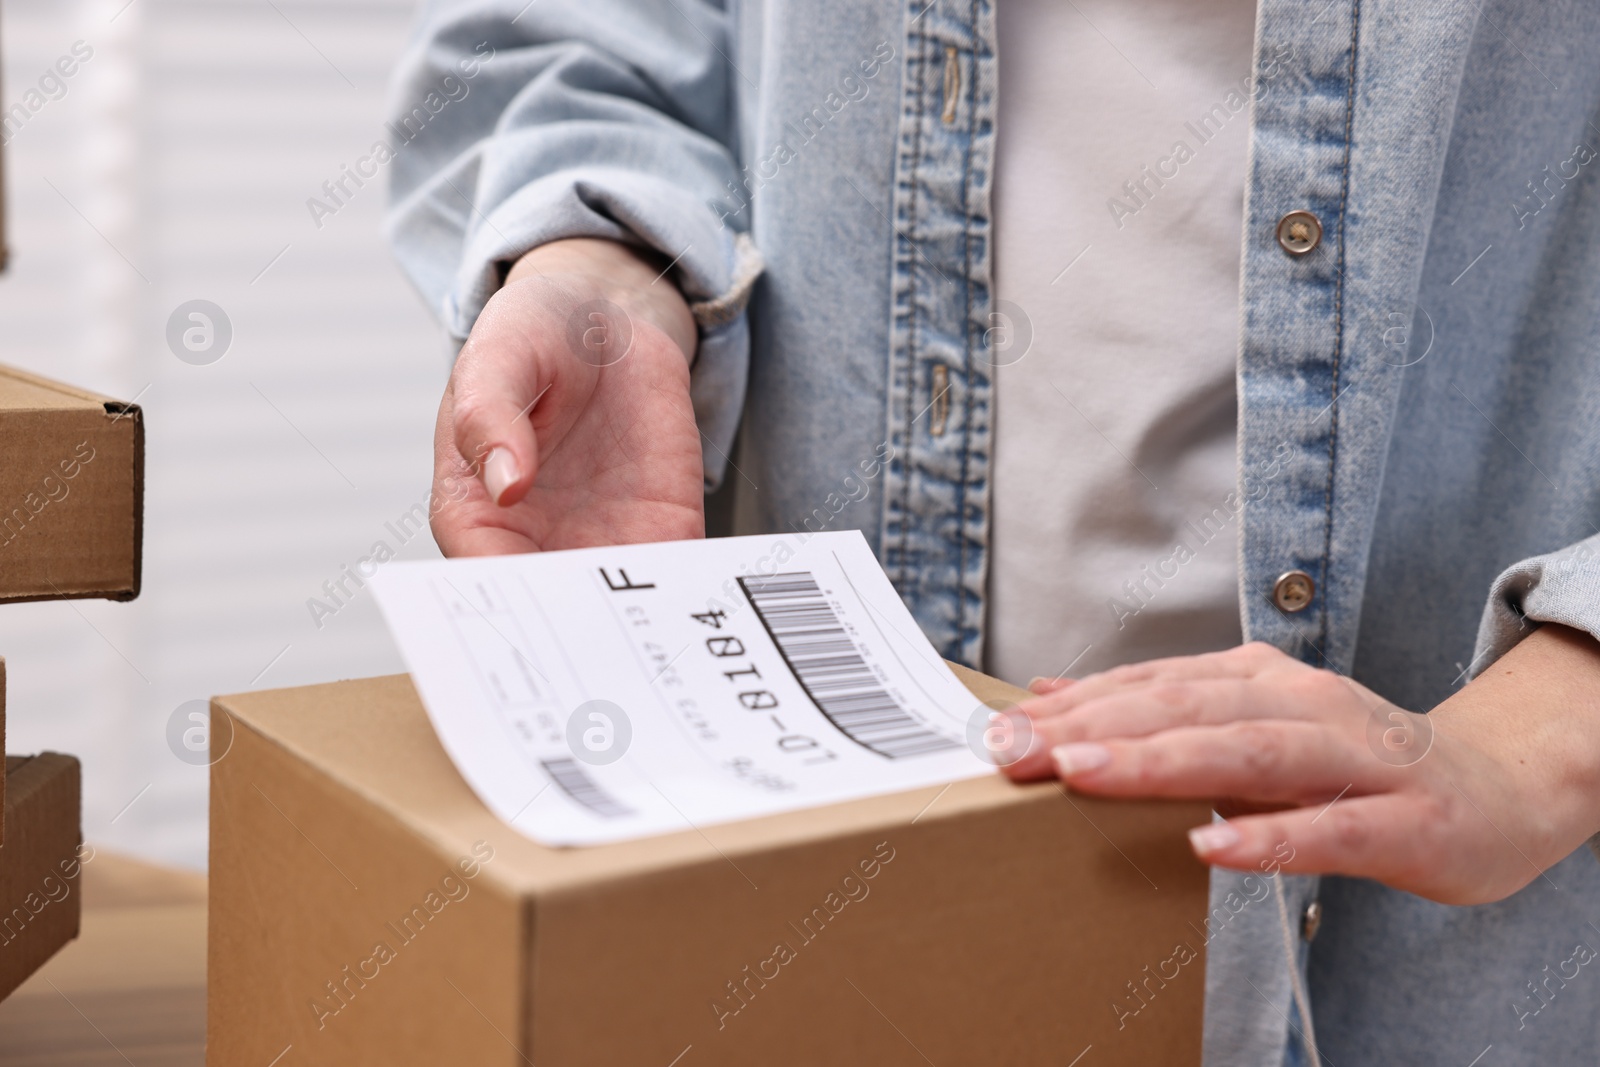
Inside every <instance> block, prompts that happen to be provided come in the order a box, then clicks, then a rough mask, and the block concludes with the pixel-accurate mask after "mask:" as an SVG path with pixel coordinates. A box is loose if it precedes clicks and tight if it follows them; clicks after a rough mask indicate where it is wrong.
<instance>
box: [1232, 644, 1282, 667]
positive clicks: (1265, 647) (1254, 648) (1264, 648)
mask: <svg viewBox="0 0 1600 1067" xmlns="http://www.w3.org/2000/svg"><path fill="white" fill-rule="evenodd" d="M1227 654H1228V655H1231V656H1234V657H1236V658H1238V659H1240V660H1243V661H1244V662H1245V663H1247V664H1250V665H1252V666H1265V665H1266V664H1268V663H1270V662H1272V661H1274V660H1278V659H1282V658H1283V653H1282V652H1279V651H1278V649H1277V647H1276V646H1274V645H1269V644H1267V643H1266V642H1265V641H1250V642H1248V643H1246V644H1242V645H1240V646H1239V647H1237V648H1233V649H1229V650H1228V653H1227Z"/></svg>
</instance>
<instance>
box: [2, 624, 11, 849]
mask: <svg viewBox="0 0 1600 1067" xmlns="http://www.w3.org/2000/svg"><path fill="white" fill-rule="evenodd" d="M5 750H6V658H5V657H4V656H0V755H4V754H5ZM7 777H9V776H8V775H0V848H4V847H5V843H6V778H7Z"/></svg>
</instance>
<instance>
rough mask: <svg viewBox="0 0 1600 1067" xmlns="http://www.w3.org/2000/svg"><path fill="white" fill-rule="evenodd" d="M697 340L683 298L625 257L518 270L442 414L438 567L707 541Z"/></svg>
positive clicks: (554, 248)
mask: <svg viewBox="0 0 1600 1067" xmlns="http://www.w3.org/2000/svg"><path fill="white" fill-rule="evenodd" d="M695 342H696V327H695V323H694V318H693V316H692V314H691V313H690V311H689V306H688V304H687V303H686V302H685V301H684V299H683V297H682V295H681V294H680V293H679V292H678V290H677V288H676V287H675V286H674V285H673V284H672V282H671V281H670V280H669V279H667V278H666V277H664V276H662V275H660V274H657V272H656V267H655V266H654V265H653V264H651V263H648V262H647V261H646V260H645V259H643V258H642V257H641V256H639V255H638V254H636V253H635V252H633V251H632V250H630V249H629V248H627V247H626V246H624V245H621V244H618V243H616V242H613V241H605V240H596V239H588V238H577V239H572V240H565V241H557V242H553V243H551V244H548V245H542V246H540V247H539V248H536V249H534V250H533V251H531V252H529V253H528V254H527V255H525V256H523V257H522V259H520V260H518V262H517V263H516V265H515V266H514V267H513V268H512V270H511V271H510V273H509V274H508V275H507V278H506V284H505V286H504V287H503V288H502V289H501V290H500V291H499V292H498V293H496V294H495V295H494V297H493V298H492V299H491V300H490V301H489V303H488V304H487V306H485V308H484V309H483V313H482V314H481V315H479V316H478V321H477V323H476V325H475V326H474V327H473V329H472V334H471V336H470V337H469V338H468V339H467V343H466V345H465V346H464V347H463V348H462V350H461V355H460V357H459V358H458V359H457V361H456V365H455V369H454V371H453V372H452V373H451V375H450V382H449V385H448V386H446V388H445V393H444V400H443V402H442V403H441V404H440V406H439V420H438V423H437V427H436V429H435V433H434V474H433V491H434V499H435V501H436V504H435V506H434V507H433V508H431V509H430V512H431V515H432V526H433V535H434V538H435V540H437V541H438V543H439V547H440V549H441V550H442V551H443V552H444V554H445V555H447V556H483V555H497V554H502V553H510V552H538V551H544V550H547V549H562V548H582V547H587V546H591V545H609V544H625V543H630V542H639V541H666V540H678V539H682V538H688V537H702V536H704V535H705V513H704V505H703V500H704V497H703V492H704V490H703V476H702V473H701V472H702V467H701V455H700V431H699V428H698V427H697V425H696V423H695V418H694V408H693V406H692V404H691V403H690V400H689V365H690V363H691V362H692V360H693V358H694V351H695Z"/></svg>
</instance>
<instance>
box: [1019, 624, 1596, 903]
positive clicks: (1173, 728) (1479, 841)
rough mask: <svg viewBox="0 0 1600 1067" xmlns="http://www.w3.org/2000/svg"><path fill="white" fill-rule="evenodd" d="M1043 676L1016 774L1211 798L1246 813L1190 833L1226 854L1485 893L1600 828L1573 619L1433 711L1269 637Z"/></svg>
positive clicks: (1527, 643) (1227, 861)
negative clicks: (1068, 678) (1314, 663)
mask: <svg viewBox="0 0 1600 1067" xmlns="http://www.w3.org/2000/svg"><path fill="white" fill-rule="evenodd" d="M1036 689H1037V690H1039V691H1044V695H1040V696H1036V697H1035V698H1034V699H1032V700H1029V701H1027V702H1025V703H1023V704H1022V705H1021V706H1020V708H1019V709H1017V710H1016V711H1014V712H1011V713H1009V714H1011V715H1012V716H1017V715H1021V716H1025V719H1026V721H1023V720H1022V719H1017V720H1016V723H1015V736H1016V737H1017V738H1018V744H1017V748H1019V749H1020V748H1023V743H1022V742H1023V741H1025V740H1027V741H1029V742H1030V743H1027V744H1026V749H1025V754H1023V755H1022V756H1021V758H1020V759H1017V760H1016V761H1015V762H1013V763H1011V764H1010V765H1009V766H1007V767H1006V773H1007V774H1009V775H1010V776H1011V777H1013V778H1015V779H1019V780H1025V779H1032V778H1041V777H1046V776H1048V775H1049V774H1051V773H1055V774H1058V775H1059V776H1060V777H1061V779H1062V780H1063V781H1064V782H1066V783H1067V784H1068V785H1069V786H1070V787H1071V788H1072V789H1074V790H1076V791H1078V792H1082V793H1089V794H1096V795H1101V796H1115V797H1185V798H1193V799H1209V800H1212V801H1213V802H1214V803H1215V804H1216V807H1217V810H1218V812H1219V813H1221V814H1222V815H1224V816H1225V817H1227V821H1226V822H1219V823H1211V824H1208V825H1205V826H1201V827H1196V828H1195V829H1194V830H1192V831H1191V832H1190V840H1191V844H1192V846H1193V848H1194V850H1195V853H1196V854H1197V855H1198V856H1199V857H1200V858H1201V859H1202V860H1204V861H1206V862H1208V863H1214V864H1217V865H1219V866H1223V867H1230V868H1235V869H1240V870H1259V869H1263V864H1268V863H1270V864H1272V865H1273V866H1275V867H1278V866H1281V868H1282V869H1283V870H1285V871H1287V872H1289V873H1291V874H1311V873H1338V874H1347V875H1354V876H1360V877H1366V878H1372V879H1376V880H1377V881H1380V882H1383V883H1385V884H1386V885H1389V886H1392V887H1394V888H1396V889H1403V890H1407V891H1409V892H1412V893H1416V894H1418V895H1420V896H1424V897H1428V898H1430V899H1432V900H1437V901H1441V902H1444V903H1450V904H1472V903H1483V902H1487V901H1492V900H1498V899H1500V898H1502V897H1505V896H1508V895H1510V894H1511V893H1513V892H1515V891H1516V890H1518V889H1520V888H1522V887H1523V886H1524V885H1527V884H1528V883H1529V882H1530V881H1532V880H1533V879H1534V878H1537V877H1539V876H1540V875H1541V874H1542V873H1543V871H1544V870H1545V869H1546V868H1548V867H1550V866H1552V865H1553V864H1555V863H1557V862H1558V861H1560V860H1561V859H1563V858H1564V857H1565V856H1567V855H1568V854H1569V853H1570V852H1571V851H1572V850H1573V849H1575V848H1577V847H1578V846H1579V845H1581V844H1582V843H1583V841H1584V840H1585V839H1586V838H1587V837H1589V836H1590V835H1591V834H1593V833H1594V832H1595V831H1596V830H1597V829H1600V644H1597V643H1596V642H1595V640H1594V639H1593V638H1591V637H1589V636H1588V635H1587V634H1583V633H1580V632H1578V631H1575V630H1568V629H1566V628H1564V627H1560V626H1546V627H1543V628H1541V629H1540V630H1538V631H1536V632H1535V633H1534V634H1532V635H1530V636H1529V637H1528V638H1526V639H1524V641H1523V642H1522V643H1521V644H1519V645H1518V646H1517V647H1516V648H1515V649H1513V650H1512V651H1511V652H1509V653H1507V654H1506V656H1504V657H1502V659H1501V660H1500V661H1499V662H1497V663H1496V664H1494V665H1493V666H1492V667H1491V668H1489V670H1488V671H1486V672H1485V674H1484V675H1483V676H1482V677H1480V678H1478V679H1476V680H1474V681H1473V682H1472V683H1470V684H1469V685H1467V686H1466V687H1464V688H1463V689H1461V690H1459V691H1458V692H1457V693H1456V694H1455V695H1453V696H1452V697H1451V698H1450V699H1449V700H1446V701H1445V702H1444V703H1443V704H1441V705H1439V707H1438V708H1436V709H1435V710H1434V712H1433V713H1432V714H1431V715H1427V716H1423V715H1417V714H1414V713H1412V712H1408V711H1404V710H1401V709H1400V708H1398V707H1396V706H1395V705H1393V704H1390V703H1388V702H1387V701H1385V700H1383V699H1382V698H1381V697H1379V696H1378V695H1377V694H1375V693H1373V692H1372V691H1371V690H1370V689H1367V688H1366V687H1365V686H1362V685H1359V684H1357V683H1355V682H1353V681H1351V680H1350V679H1348V678H1345V677H1343V676H1341V675H1338V674H1335V673H1333V672H1332V671H1328V670H1320V669H1317V668H1313V667H1310V666H1307V665H1305V664H1303V663H1301V662H1299V661H1298V660H1295V659H1292V658H1290V657H1289V656H1287V655H1285V654H1284V653H1282V652H1279V651H1278V650H1277V649H1275V648H1272V647H1271V646H1269V645H1264V644H1251V645H1244V646H1241V647H1239V648H1236V649H1231V650H1229V651H1227V652H1219V653H1214V654H1210V655H1203V656H1191V657H1183V658H1177V659H1166V660H1153V661H1150V662H1147V663H1140V664H1134V665H1131V666H1127V667H1119V668H1117V669H1115V670H1111V671H1107V672H1105V673H1103V674H1098V675H1093V676H1091V677H1088V678H1085V679H1083V680H1082V681H1077V682H1073V683H1071V684H1070V685H1065V686H1051V685H1049V684H1043V685H1038V686H1036ZM1285 844H1287V846H1288V847H1287V848H1285ZM1285 855H1292V859H1290V860H1288V861H1287V862H1284V856H1285Z"/></svg>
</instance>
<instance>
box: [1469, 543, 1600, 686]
mask: <svg viewBox="0 0 1600 1067" xmlns="http://www.w3.org/2000/svg"><path fill="white" fill-rule="evenodd" d="M1545 622H1554V623H1560V624H1561V625H1563V626H1570V627H1572V628H1573V629H1575V630H1583V631H1585V632H1587V633H1589V634H1592V635H1594V636H1595V637H1597V638H1600V534H1597V535H1595V536H1594V537H1589V538H1586V539H1584V540H1582V541H1579V542H1577V543H1576V544H1572V545H1568V546H1567V547H1565V548H1561V549H1557V550H1556V551H1554V552H1548V553H1546V554H1544V555H1542V556H1533V557H1531V558H1529V559H1525V560H1522V561H1521V562H1519V563H1515V564H1513V565H1512V566H1510V567H1507V568H1506V569H1505V570H1504V571H1502V572H1501V573H1500V576H1499V577H1497V578H1496V579H1495V580H1494V585H1493V586H1492V587H1491V588H1490V591H1489V603H1488V604H1487V605H1486V606H1485V608H1484V611H1483V619H1482V621H1481V622H1480V623H1479V624H1478V643H1477V647H1476V648H1474V649H1473V658H1472V673H1473V675H1474V676H1476V675H1478V674H1480V673H1482V671H1483V670H1484V668H1486V667H1488V666H1489V664H1491V663H1493V662H1494V661H1495V660H1497V659H1499V658H1500V657H1501V656H1503V655H1505V654H1506V653H1507V652H1509V651H1510V650H1511V648H1512V646H1514V645H1515V644H1516V643H1517V642H1518V641H1521V640H1522V639H1523V638H1524V637H1526V636H1528V634H1530V633H1532V632H1533V629H1534V624H1536V623H1545Z"/></svg>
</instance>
